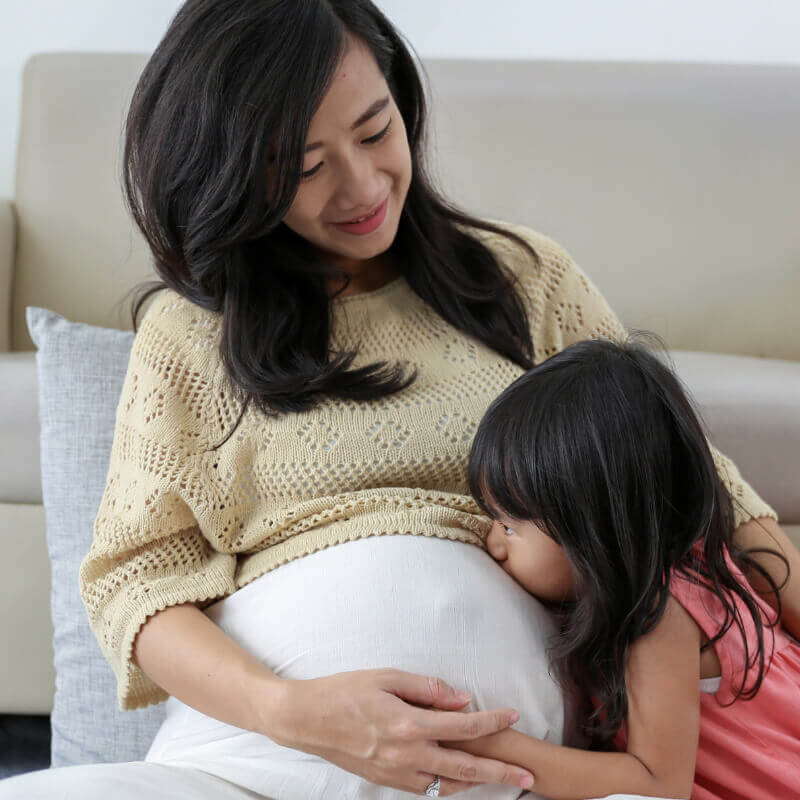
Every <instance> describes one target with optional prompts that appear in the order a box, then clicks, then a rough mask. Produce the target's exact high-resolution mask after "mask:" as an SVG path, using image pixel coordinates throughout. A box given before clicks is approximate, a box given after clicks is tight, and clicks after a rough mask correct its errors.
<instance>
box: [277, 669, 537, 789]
mask: <svg viewBox="0 0 800 800" xmlns="http://www.w3.org/2000/svg"><path fill="white" fill-rule="evenodd" d="M282 684H283V688H282V690H281V695H280V700H279V701H278V702H277V703H276V704H274V705H272V704H271V705H270V709H269V711H268V712H265V715H264V716H265V719H264V729H263V732H264V733H265V734H266V735H267V736H268V737H269V738H270V739H272V740H273V741H275V742H277V743H278V744H280V745H283V746H285V747H291V748H294V749H295V750H302V751H303V752H306V753H312V754H314V755H318V756H320V758H324V759H325V760H326V761H329V762H331V763H332V764H336V765H337V766H338V767H341V768H342V769H345V770H347V771H348V772H352V773H354V774H356V775H360V776H361V777H362V778H365V779H366V780H368V781H370V782H371V783H375V784H379V785H381V786H390V787H392V788H395V789H401V790H402V791H406V792H412V793H414V794H418V795H424V793H425V789H426V788H427V786H428V785H429V784H430V783H431V781H433V779H434V776H435V775H438V776H439V777H440V779H441V780H440V783H441V786H440V796H441V797H446V796H448V795H452V794H455V793H456V792H459V791H461V790H463V789H468V788H470V787H472V786H475V785H476V784H481V783H503V784H507V785H509V786H516V787H522V788H525V787H524V786H523V785H522V780H523V779H524V778H527V777H532V776H531V775H530V773H529V772H528V771H527V770H524V769H522V768H520V767H518V766H516V765H514V764H506V763H505V762H503V761H499V760H494V759H489V758H482V757H479V756H474V755H471V754H469V753H466V752H463V751H461V750H454V749H450V748H447V747H442V746H440V745H439V740H442V741H443V742H448V741H470V740H473V739H477V738H479V737H484V736H488V735H490V734H493V733H496V732H497V731H501V730H504V729H505V728H507V727H508V726H509V725H511V724H513V723H514V722H516V719H517V717H516V715H514V716H512V714H513V711H512V709H499V710H494V711H477V712H466V713H465V712H461V711H459V710H458V709H460V708H462V707H463V706H464V705H466V703H467V702H468V701H469V697H459V696H458V695H457V694H456V692H455V690H454V689H453V688H452V687H450V686H448V685H447V684H446V683H445V682H444V681H442V680H441V679H439V678H431V677H427V676H424V675H416V674H413V673H410V672H402V671H400V670H396V669H371V670H356V671H353V672H343V673H338V674H336V675H330V676H327V677H324V678H314V679H310V680H299V681H298V680H285V681H283V682H282ZM420 706H422V707H420ZM425 706H427V707H430V708H425ZM434 708H435V709H437V710H433V709H434Z"/></svg>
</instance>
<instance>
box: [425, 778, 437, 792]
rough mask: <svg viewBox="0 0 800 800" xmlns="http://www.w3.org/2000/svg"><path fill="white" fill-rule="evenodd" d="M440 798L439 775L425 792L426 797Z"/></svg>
mask: <svg viewBox="0 0 800 800" xmlns="http://www.w3.org/2000/svg"><path fill="white" fill-rule="evenodd" d="M438 796H439V776H438V775H437V776H436V777H435V778H434V779H433V780H432V781H431V782H430V784H428V788H427V789H426V790H425V797H438Z"/></svg>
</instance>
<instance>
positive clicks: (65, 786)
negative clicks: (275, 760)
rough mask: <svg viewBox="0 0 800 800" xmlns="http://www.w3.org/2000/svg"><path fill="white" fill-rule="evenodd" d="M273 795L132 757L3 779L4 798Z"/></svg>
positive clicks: (254, 799)
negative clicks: (259, 793)
mask: <svg viewBox="0 0 800 800" xmlns="http://www.w3.org/2000/svg"><path fill="white" fill-rule="evenodd" d="M146 797H157V798H159V800H202V799H203V798H213V800H272V798H265V797H263V796H262V795H258V794H255V793H254V792H251V791H249V790H248V789H245V788H243V787H241V786H236V785H234V784H232V783H229V782H228V781H225V780H222V778H218V777H217V776H215V775H209V774H208V773H206V772H202V771H201V770H199V769H195V768H192V767H180V766H174V765H171V764H156V763H153V762H148V761H127V762H125V763H122V764H85V765H80V766H74V767H56V768H53V769H42V770H37V771H35V772H27V773H25V774H23V775H15V776H14V777H12V778H6V779H5V780H2V781H0V800H143V798H146Z"/></svg>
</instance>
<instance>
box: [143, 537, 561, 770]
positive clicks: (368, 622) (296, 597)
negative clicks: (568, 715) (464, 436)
mask: <svg viewBox="0 0 800 800" xmlns="http://www.w3.org/2000/svg"><path fill="white" fill-rule="evenodd" d="M205 613H206V614H207V615H208V616H209V617H210V618H211V619H212V620H213V621H214V622H216V623H217V624H218V625H219V626H220V627H221V628H222V629H223V630H224V631H225V632H226V633H227V634H228V635H229V636H231V637H232V638H233V639H235V640H236V641H237V642H239V643H240V644H241V645H242V646H243V647H245V648H246V649H247V650H248V651H250V652H251V653H253V654H254V655H255V656H256V657H257V658H259V659H260V660H261V661H262V662H263V663H265V664H266V665H267V666H268V667H269V668H270V669H271V670H272V671H273V672H275V673H276V674H277V675H279V676H281V677H284V678H291V679H307V678H316V677H320V676H323V675H330V674H332V673H335V672H343V671H348V670H355V669H367V668H380V667H393V668H396V669H400V670H407V671H409V672H415V673H418V674H421V675H431V676H436V677H440V678H443V679H444V680H445V681H447V682H448V683H449V684H450V685H452V686H454V687H456V688H459V689H461V688H463V689H467V690H468V691H470V692H472V694H473V701H472V705H471V707H472V708H473V709H474V710H483V709H490V708H500V707H505V706H509V707H513V708H516V709H517V710H518V711H519V712H520V715H521V719H520V721H519V722H518V723H517V724H516V725H515V727H516V728H517V729H518V730H521V731H524V732H526V733H529V734H531V735H534V736H538V737H540V738H547V739H548V740H550V741H553V742H561V737H562V728H563V723H564V711H563V708H564V704H563V701H562V695H561V692H560V690H559V689H558V687H557V685H556V684H555V682H554V680H553V679H551V678H550V676H549V674H548V659H547V654H546V646H547V641H548V639H549V637H550V636H551V635H552V634H553V633H554V626H553V623H552V621H551V619H550V617H549V615H548V614H547V612H546V611H545V610H544V608H543V607H542V605H541V604H540V603H539V602H538V601H537V600H536V599H534V598H533V597H532V596H531V595H529V594H528V593H527V592H526V591H525V590H524V589H522V587H520V586H519V585H518V584H517V583H516V582H515V581H514V580H513V579H512V578H511V577H510V576H509V575H508V574H507V573H506V572H504V571H503V570H502V569H501V568H500V567H499V566H498V565H497V564H496V563H495V562H494V561H493V560H492V559H491V557H490V556H489V555H488V554H487V553H486V552H484V551H483V550H481V549H480V548H478V547H475V546H474V545H469V544H465V543H463V542H456V541H450V540H445V539H438V538H434V537H425V536H401V535H391V536H376V537H371V538H369V539H359V540H356V541H353V542H347V543H345V544H341V545H337V546H334V547H329V548H327V549H325V550H321V551H319V552H317V553H313V554H311V555H308V556H305V557H303V558H301V559H298V560H296V561H292V562H290V563H288V564H285V565H283V566H281V567H279V568H278V569H276V570H273V571H272V572H269V573H267V574H266V575H263V576H262V577H260V578H258V579H257V580H255V581H253V582H252V583H250V584H248V585H247V586H245V587H244V588H243V589H240V590H239V591H238V592H236V593H235V594H233V595H231V596H229V597H227V598H225V599H223V600H221V601H219V602H217V603H215V604H213V605H212V606H209V607H208V608H207V609H206V611H205ZM204 721H205V722H204ZM204 725H205V727H206V728H207V731H206V732H205V733H204V732H203V726H204ZM225 728H227V729H229V731H237V732H239V733H241V731H239V729H236V728H231V727H230V726H221V723H218V722H216V721H215V720H211V719H210V718H208V717H204V716H203V715H201V714H199V712H196V711H194V710H193V709H190V708H188V707H187V706H185V705H183V704H182V703H180V702H179V701H178V700H176V699H175V698H170V699H169V700H168V701H167V720H166V722H165V723H164V726H163V727H162V730H161V731H159V735H158V736H157V737H156V742H154V747H153V748H151V754H153V753H155V752H156V751H158V752H160V753H162V754H163V753H164V752H165V748H166V749H169V740H170V739H174V740H175V742H176V744H177V740H178V739H182V740H183V741H184V743H188V742H190V741H194V742H195V744H196V743H197V742H198V739H197V735H199V736H200V738H201V739H202V737H203V736H204V735H213V736H215V737H217V738H219V737H221V736H223V735H224V733H225V731H224V729H225ZM190 731H192V732H193V735H192V736H189V735H188V734H189V732H190ZM194 734H196V735H194ZM262 738H263V737H262Z"/></svg>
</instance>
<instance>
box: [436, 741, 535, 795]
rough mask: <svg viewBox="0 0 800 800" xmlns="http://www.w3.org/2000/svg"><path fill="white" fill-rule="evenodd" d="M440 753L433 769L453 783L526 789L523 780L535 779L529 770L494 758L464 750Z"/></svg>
mask: <svg viewBox="0 0 800 800" xmlns="http://www.w3.org/2000/svg"><path fill="white" fill-rule="evenodd" d="M439 753H440V755H439V757H438V759H437V762H436V765H435V767H433V769H435V770H436V774H437V775H439V777H440V779H443V778H448V779H450V780H452V781H457V782H468V783H503V784H505V785H507V786H516V787H518V788H526V787H524V786H523V785H522V781H523V779H525V778H532V777H533V776H532V775H531V773H530V772H528V770H526V769H522V767H518V766H516V765H514V764H506V763H505V762H503V761H496V760H495V759H493V758H481V757H479V756H473V755H470V754H469V753H465V752H463V751H462V750H447V749H445V748H439ZM431 780H433V779H431ZM425 785H426V786H427V785H428V784H425ZM527 788H530V786H528V787H527ZM423 792H424V789H423Z"/></svg>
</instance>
